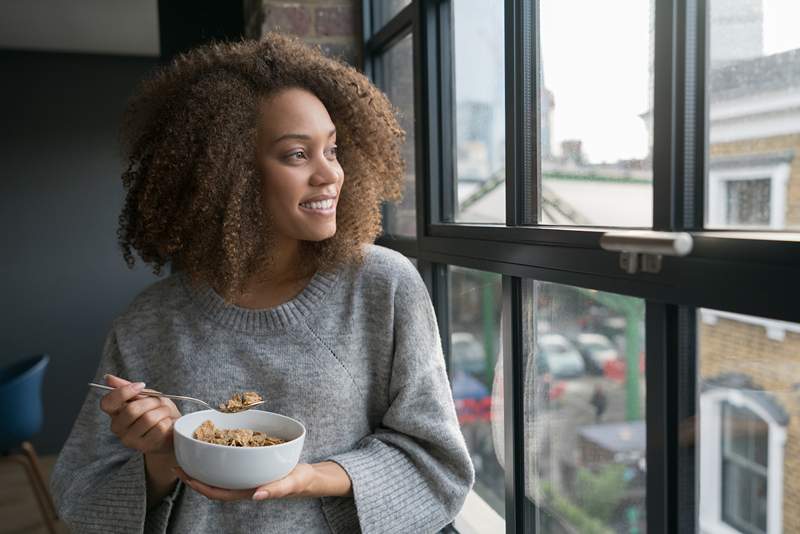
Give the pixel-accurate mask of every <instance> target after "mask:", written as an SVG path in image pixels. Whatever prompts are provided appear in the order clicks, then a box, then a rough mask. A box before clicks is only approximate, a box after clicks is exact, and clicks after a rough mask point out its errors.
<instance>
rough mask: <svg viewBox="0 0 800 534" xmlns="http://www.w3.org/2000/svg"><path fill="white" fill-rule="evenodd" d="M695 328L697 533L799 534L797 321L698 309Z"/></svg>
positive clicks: (799, 351)
mask: <svg viewBox="0 0 800 534" xmlns="http://www.w3.org/2000/svg"><path fill="white" fill-rule="evenodd" d="M697 328H698V336H697V338H698V348H697V350H698V356H697V367H698V368H697V372H698V395H699V402H698V404H697V406H698V409H697V413H698V416H697V417H698V420H697V421H696V423H695V424H694V425H688V426H687V428H690V427H693V428H694V429H695V432H696V433H697V435H698V441H699V447H697V448H696V450H697V451H699V452H698V462H697V466H698V475H697V476H698V483H699V507H698V510H699V515H700V518H699V519H700V526H701V530H702V531H703V532H730V530H726V529H725V528H724V527H728V528H729V529H733V532H746V533H754V532H769V533H772V532H800V515H798V514H795V513H794V511H793V508H792V507H791V506H792V505H789V503H793V502H794V500H795V498H794V495H795V494H796V493H797V492H800V482H798V481H796V480H800V479H798V474H800V471H798V470H797V469H795V463H796V462H795V458H796V457H797V450H798V447H800V437H798V435H797V433H796V428H794V426H795V425H796V423H797V421H796V419H797V417H798V415H800V403H798V391H797V384H798V382H800V324H797V323H789V322H785V321H777V320H772V319H764V318H761V317H753V316H750V315H740V314H736V313H729V312H722V311H717V310H710V309H701V310H699V312H698V324H697ZM784 493H785V494H784Z"/></svg>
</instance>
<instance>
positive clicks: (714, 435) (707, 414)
mask: <svg viewBox="0 0 800 534" xmlns="http://www.w3.org/2000/svg"><path fill="white" fill-rule="evenodd" d="M726 402H727V403H730V404H732V405H734V406H736V407H740V408H747V409H748V410H750V411H752V412H753V413H755V414H756V415H757V416H758V417H760V418H761V419H763V420H764V421H765V422H766V423H767V424H768V426H769V451H768V457H767V458H768V460H767V464H768V470H767V471H768V479H767V534H781V532H783V457H784V446H785V444H786V428H785V427H783V426H782V425H781V424H780V423H778V422H777V421H776V420H775V419H774V418H773V417H772V415H770V413H769V412H768V411H767V410H765V409H764V408H763V407H762V406H761V405H760V404H759V403H757V402H755V401H754V400H753V399H752V398H750V397H749V396H748V395H747V394H745V393H743V392H742V391H741V390H737V389H732V388H723V387H719V388H714V389H711V390H709V391H706V392H704V393H702V394H701V395H700V414H699V415H700V425H701V426H700V429H701V430H700V455H699V457H698V461H699V464H700V465H699V470H700V492H699V493H700V495H699V509H700V532H701V533H703V534H740V531H738V530H736V529H734V528H733V527H731V526H730V525H728V524H727V523H725V522H724V521H723V520H722V405H723V404H724V403H726Z"/></svg>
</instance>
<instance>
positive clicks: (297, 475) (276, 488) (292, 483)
mask: <svg viewBox="0 0 800 534" xmlns="http://www.w3.org/2000/svg"><path fill="white" fill-rule="evenodd" d="M313 472H314V469H313V467H312V466H311V465H309V464H297V465H296V466H295V468H294V469H292V471H291V472H290V473H289V474H288V475H286V476H285V477H283V478H282V479H280V480H276V481H274V482H270V483H269V484H264V485H263V486H260V487H258V488H256V492H255V493H254V494H253V500H256V501H260V500H261V499H279V498H281V497H291V496H301V495H302V494H303V492H304V491H305V490H306V488H308V487H309V484H310V483H311V480H312V478H313V476H314V473H313Z"/></svg>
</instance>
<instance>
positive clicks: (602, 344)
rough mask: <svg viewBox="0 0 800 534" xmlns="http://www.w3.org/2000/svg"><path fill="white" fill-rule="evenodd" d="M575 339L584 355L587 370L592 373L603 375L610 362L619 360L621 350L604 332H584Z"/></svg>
mask: <svg viewBox="0 0 800 534" xmlns="http://www.w3.org/2000/svg"><path fill="white" fill-rule="evenodd" d="M573 341H574V343H575V346H576V347H577V349H578V351H579V352H580V353H581V356H582V357H583V363H584V364H585V365H586V370H587V371H588V372H590V373H592V374H595V375H602V374H603V373H604V372H605V368H606V365H607V364H608V362H615V361H617V360H619V351H618V350H617V349H616V347H615V346H614V344H613V343H612V342H611V340H610V339H608V338H607V337H606V336H604V335H603V334H597V333H594V332H584V333H581V334H578V335H577V336H575V337H574V338H573Z"/></svg>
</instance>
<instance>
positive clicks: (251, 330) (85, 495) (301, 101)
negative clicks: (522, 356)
mask: <svg viewBox="0 0 800 534" xmlns="http://www.w3.org/2000/svg"><path fill="white" fill-rule="evenodd" d="M123 134H124V135H123V139H124V140H125V141H126V147H127V149H128V153H129V156H130V166H129V168H128V170H127V171H126V172H125V174H124V175H123V181H124V185H125V187H126V190H127V198H126V202H125V207H124V209H123V213H122V215H121V217H120V230H119V236H120V243H121V245H122V248H123V251H124V256H125V259H126V261H127V262H128V264H129V265H130V266H132V265H133V264H134V258H133V254H132V252H131V250H132V249H135V250H136V251H138V253H139V255H140V256H141V258H142V259H143V260H144V261H145V262H148V263H151V264H153V265H154V272H155V273H156V274H159V273H160V269H161V267H163V266H164V265H165V264H166V263H167V262H171V263H172V265H173V266H174V267H177V268H178V272H177V273H175V274H172V275H170V276H169V277H166V278H165V279H163V280H160V281H158V282H155V283H154V284H152V285H151V286H149V287H148V288H146V289H145V290H144V291H142V293H140V294H139V295H138V296H137V297H136V298H135V299H134V300H133V302H132V303H131V304H130V305H129V307H128V309H127V310H126V311H125V312H124V313H123V314H122V315H120V316H119V317H117V318H116V319H115V320H114V322H113V325H112V329H111V331H110V332H109V335H108V337H107V339H106V342H105V346H104V348H103V354H102V358H101V362H100V365H99V368H98V370H97V374H96V376H95V381H100V380H103V379H105V380H106V383H107V384H109V385H111V386H114V388H115V389H114V390H113V391H112V392H110V393H107V394H105V395H104V396H102V398H99V399H98V394H97V393H96V392H95V391H90V392H89V394H88V395H87V398H86V400H85V402H84V404H83V406H82V408H81V411H80V413H79V415H78V419H77V421H76V422H75V425H74V427H73V429H72V431H71V433H70V435H69V438H68V440H67V442H66V444H65V446H64V448H63V450H62V451H61V453H60V455H59V457H58V461H57V463H56V466H55V468H54V472H53V476H52V480H51V486H52V490H53V494H54V498H55V500H56V503H57V507H58V510H59V512H60V516H61V517H62V518H63V519H64V521H65V522H66V523H67V524H68V525H70V526H71V527H72V528H73V529H74V530H75V531H76V532H82V533H88V532H142V531H144V532H148V533H150V532H158V533H163V532H166V531H167V530H168V529H169V531H170V532H174V533H190V532H191V533H203V532H209V533H210V532H224V533H229V532H304V533H305V532H309V533H310V532H336V533H351V532H358V531H359V530H360V531H362V532H365V533H369V532H404V533H407V532H435V531H437V530H439V529H440V528H441V527H443V526H444V525H446V524H447V523H449V522H450V521H452V519H453V517H454V516H455V514H456V513H457V512H458V510H459V509H460V507H461V505H462V504H463V501H464V498H465V496H466V494H467V492H468V491H469V489H470V487H471V485H472V482H473V479H474V473H473V468H472V465H471V463H470V460H469V455H468V452H467V450H466V447H465V445H464V440H463V438H462V436H461V433H460V431H459V428H458V423H457V420H456V414H455V410H454V407H453V399H452V396H451V394H450V389H449V383H448V380H447V375H446V372H445V367H444V359H443V356H442V352H441V346H440V340H439V337H438V330H437V326H436V319H435V316H434V313H433V308H432V306H431V302H430V298H429V297H428V294H427V292H426V289H425V286H424V285H423V283H422V281H421V279H420V277H419V275H418V273H417V271H416V270H415V269H414V267H413V265H412V264H411V262H409V261H408V260H407V259H406V258H404V257H403V256H401V255H399V254H397V253H395V252H393V251H390V250H387V249H384V248H381V247H377V246H375V245H372V244H371V242H372V241H373V240H374V238H375V236H376V235H377V234H378V232H379V229H380V204H381V202H382V201H383V200H387V199H390V200H392V199H397V198H398V197H399V194H400V191H401V186H402V180H403V165H402V160H401V158H400V152H399V149H400V144H401V143H402V140H403V135H404V133H403V132H402V130H401V129H400V128H399V127H398V124H397V121H396V118H395V116H394V111H393V108H392V106H391V104H390V103H389V102H388V100H387V99H386V97H385V96H384V95H383V94H382V93H381V92H380V91H379V90H378V89H377V88H375V87H374V86H373V85H371V84H370V83H369V81H368V80H367V79H366V78H365V77H364V76H362V75H361V74H359V73H358V72H356V71H355V70H354V69H352V68H350V67H348V66H345V65H343V64H341V63H338V62H336V61H333V60H330V59H327V58H325V57H324V56H323V55H322V54H321V53H320V52H319V51H318V50H317V49H312V48H310V47H307V46H306V45H304V44H302V43H301V42H300V41H299V40H296V39H293V38H290V37H286V36H282V35H279V34H269V35H267V36H266V37H265V38H264V39H263V40H262V41H260V42H241V43H236V44H226V45H221V44H216V45H210V46H206V47H203V48H200V49H196V50H194V51H191V52H189V53H187V54H185V55H183V56H181V57H179V58H178V59H176V60H175V61H174V62H173V63H172V64H171V65H169V66H167V67H165V68H163V69H162V70H160V71H159V72H158V73H157V74H156V75H155V76H154V77H153V78H152V79H150V80H148V81H146V82H144V83H143V84H142V86H141V87H140V89H139V91H138V92H137V94H136V95H135V96H134V97H133V98H132V99H131V102H130V104H129V107H128V110H127V112H126V117H125V121H124V129H123ZM126 379H130V380H131V381H135V383H130V382H128V380H126ZM142 383H146V384H147V386H149V387H151V388H154V389H157V390H159V391H165V392H175V393H179V394H188V395H191V396H194V397H198V398H201V399H207V400H209V401H212V402H216V401H221V400H224V399H226V398H228V397H229V396H230V394H231V393H233V392H237V391H247V390H252V391H257V392H260V393H262V395H264V397H265V399H266V401H267V405H266V408H267V409H268V410H270V411H274V412H278V413H283V414H286V415H289V416H290V417H294V418H296V419H299V420H301V421H302V422H303V423H304V424H305V426H306V429H307V436H306V441H305V446H304V450H303V454H302V456H301V458H300V463H299V464H298V466H297V467H296V468H295V469H294V470H293V471H292V472H291V473H290V474H289V475H288V476H287V477H285V478H284V479H282V480H279V481H276V482H272V483H270V484H266V485H264V486H262V487H260V488H252V489H251V490H246V491H231V490H224V489H221V488H214V487H210V486H207V485H205V484H203V483H201V482H200V481H197V480H192V479H190V478H189V477H188V476H187V475H186V474H185V473H184V472H183V471H181V470H180V469H179V468H177V462H176V460H175V455H174V451H173V448H172V425H173V422H174V421H175V419H177V418H178V417H180V415H181V413H180V411H179V410H178V407H177V406H176V405H175V404H173V403H172V402H171V401H169V400H167V399H159V398H152V397H142V396H137V393H138V392H139V391H140V390H141V388H142V387H143V384H142ZM98 400H99V402H98ZM98 404H99V405H98Z"/></svg>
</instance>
